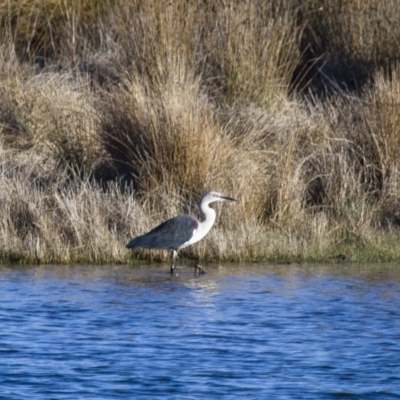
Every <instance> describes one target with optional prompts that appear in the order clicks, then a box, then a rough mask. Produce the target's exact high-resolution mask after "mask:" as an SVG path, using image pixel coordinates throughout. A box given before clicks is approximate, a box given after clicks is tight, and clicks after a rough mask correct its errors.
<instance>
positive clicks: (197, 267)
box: [194, 264, 206, 276]
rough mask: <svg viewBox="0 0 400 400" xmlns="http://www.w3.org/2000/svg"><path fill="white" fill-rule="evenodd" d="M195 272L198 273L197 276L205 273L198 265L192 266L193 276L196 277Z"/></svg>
mask: <svg viewBox="0 0 400 400" xmlns="http://www.w3.org/2000/svg"><path fill="white" fill-rule="evenodd" d="M197 270H198V271H199V275H203V274H205V273H206V271H205V269H204V268H203V267H202V266H201V265H200V264H194V276H196V275H197Z"/></svg>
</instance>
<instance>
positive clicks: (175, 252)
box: [170, 250, 178, 275]
mask: <svg viewBox="0 0 400 400" xmlns="http://www.w3.org/2000/svg"><path fill="white" fill-rule="evenodd" d="M177 255H178V252H177V251H176V250H172V251H171V256H172V262H171V270H170V273H171V275H173V274H174V269H175V259H176V256H177Z"/></svg>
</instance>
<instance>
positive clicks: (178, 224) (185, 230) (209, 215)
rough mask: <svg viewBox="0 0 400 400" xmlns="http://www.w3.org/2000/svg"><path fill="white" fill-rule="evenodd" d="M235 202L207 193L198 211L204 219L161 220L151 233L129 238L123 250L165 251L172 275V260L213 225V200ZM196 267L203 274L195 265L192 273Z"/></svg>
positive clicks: (198, 266)
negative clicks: (168, 257) (169, 252)
mask: <svg viewBox="0 0 400 400" xmlns="http://www.w3.org/2000/svg"><path fill="white" fill-rule="evenodd" d="M226 200H228V201H237V200H236V199H234V198H232V197H228V196H225V195H223V194H221V193H219V192H215V191H211V192H206V193H204V194H203V196H202V197H201V198H200V201H199V209H200V212H201V214H202V217H203V220H202V221H199V220H198V219H197V218H196V217H194V216H193V215H190V214H183V215H179V216H177V217H174V218H171V219H169V220H167V221H164V222H163V223H161V224H160V225H158V226H156V227H155V228H154V229H152V230H151V231H150V232H147V233H145V234H144V235H141V236H137V237H135V238H133V239H131V240H130V241H129V242H128V244H127V245H126V247H127V248H128V249H135V248H149V249H165V250H170V251H171V259H172V260H171V269H170V273H171V275H173V273H174V270H175V268H178V267H176V265H175V261H176V258H177V256H178V252H179V250H181V249H183V248H185V247H187V246H190V245H191V244H194V243H196V242H198V241H199V240H201V239H203V238H204V236H206V235H207V233H208V232H209V231H210V229H211V228H212V226H213V225H214V222H215V218H216V213H215V210H214V209H213V208H211V207H210V204H211V203H213V202H215V201H226ZM197 268H198V269H199V273H204V272H205V271H204V269H203V268H202V267H201V266H200V265H198V264H196V265H195V270H194V273H195V275H196V271H197Z"/></svg>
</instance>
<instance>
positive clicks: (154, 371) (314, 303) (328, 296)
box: [0, 265, 400, 400]
mask: <svg viewBox="0 0 400 400" xmlns="http://www.w3.org/2000/svg"><path fill="white" fill-rule="evenodd" d="M0 291H1V300H0V321H1V324H0V357H1V358H0V360H1V364H0V371H1V372H0V398H1V399H7V400H12V399H28V398H29V399H74V400H76V399H136V398H140V399H156V398H162V399H216V398H218V399H220V398H221V399H241V398H243V399H244V398H245V399H398V398H400V266H390V265H383V266H376V265H370V266H360V265H355V266H338V265H330V266H329V265H328V266H327V265H325V266H318V267H317V266H289V265H281V266H266V265H264V266H262V265H258V266H257V265H256V266H254V265H252V266H251V265H241V266H224V267H212V266H209V267H208V273H207V274H206V275H205V276H201V277H197V278H195V277H193V275H192V272H191V271H186V270H183V271H182V272H181V273H180V276H178V277H173V278H171V277H170V276H169V275H168V272H167V267H166V266H160V265H157V266H150V267H146V268H138V267H128V266H101V267H93V266H73V267H60V266H47V267H29V268H18V267H11V268H8V267H0Z"/></svg>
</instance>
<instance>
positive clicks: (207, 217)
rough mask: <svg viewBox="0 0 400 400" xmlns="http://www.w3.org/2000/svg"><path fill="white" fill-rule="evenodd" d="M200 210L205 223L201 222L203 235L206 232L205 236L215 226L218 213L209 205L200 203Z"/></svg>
mask: <svg viewBox="0 0 400 400" xmlns="http://www.w3.org/2000/svg"><path fill="white" fill-rule="evenodd" d="M199 208H200V211H201V214H202V216H203V221H201V222H200V226H201V228H200V227H199V228H200V229H201V230H202V233H203V232H204V236H205V235H206V234H207V233H208V232H209V230H210V229H211V228H212V226H213V225H214V222H215V218H216V213H215V210H214V209H213V208H211V207H210V205H209V203H200V206H199ZM204 236H203V237H204Z"/></svg>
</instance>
